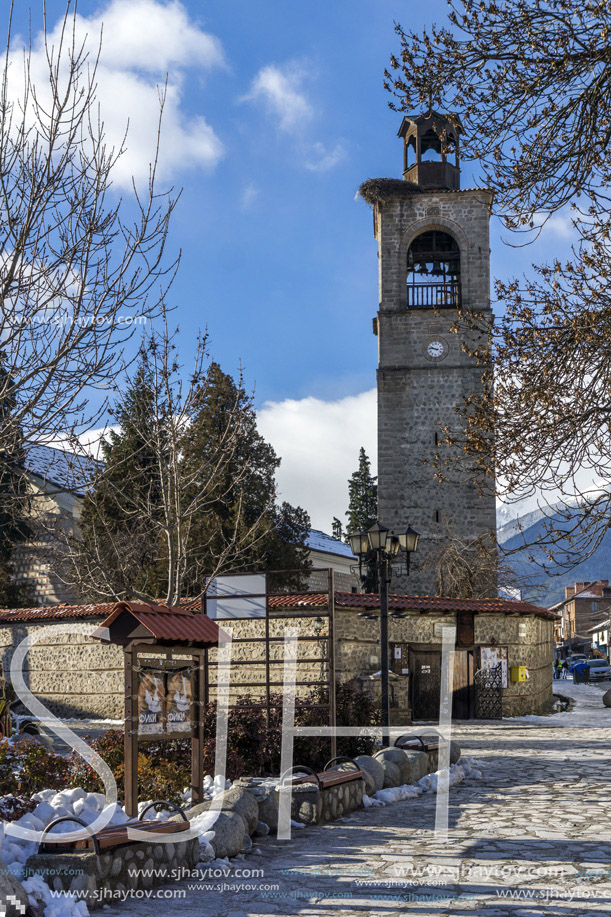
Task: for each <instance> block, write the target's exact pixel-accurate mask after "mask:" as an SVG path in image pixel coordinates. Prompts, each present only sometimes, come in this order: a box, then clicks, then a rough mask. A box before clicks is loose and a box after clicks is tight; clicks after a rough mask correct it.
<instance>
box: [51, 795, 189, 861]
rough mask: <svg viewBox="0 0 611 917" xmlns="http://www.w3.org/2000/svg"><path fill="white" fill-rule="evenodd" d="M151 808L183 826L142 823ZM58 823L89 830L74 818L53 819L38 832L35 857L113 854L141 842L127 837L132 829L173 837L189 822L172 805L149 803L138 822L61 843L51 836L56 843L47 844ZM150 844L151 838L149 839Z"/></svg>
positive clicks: (58, 836) (168, 823) (180, 810)
mask: <svg viewBox="0 0 611 917" xmlns="http://www.w3.org/2000/svg"><path fill="white" fill-rule="evenodd" d="M154 807H158V808H164V809H165V808H169V809H173V810H174V811H176V812H178V813H179V814H180V815H182V817H183V819H184V822H178V821H144V820H143V816H144V815H145V814H146V812H148V810H149V809H152V808H154ZM61 822H74V823H75V824H77V825H81V826H82V827H83V828H85V830H86V831H88V830H89V826H88V825H87V823H86V822H84V821H83V820H82V819H81V818H79V817H78V815H62V816H60V817H59V818H54V819H53V821H51V822H49V824H48V825H47V827H46V828H45V829H44V831H43V832H42V835H41V838H40V844H39V847H38V853H69V852H72V851H76V850H79V851H82V850H95V852H96V853H97V854H98V856H99V855H100V854H102V853H106V852H107V851H109V850H114V849H116V848H117V847H126V846H128V845H129V844H137V843H141V842H142V840H143V839H142V838H138V839H132V838H130V837H129V831H128V829H129V828H133V829H136V830H138V831H144V832H146V833H147V834H151V835H156V834H177V833H178V832H181V831H185V829H186V828H189V827H190V822H189V819H188V818H187V816H186V815H185V813H184V812H183V810H182V809H181V808H180V807H179V806H177V805H174V803H172V802H165V801H164V802H161V801H157V802H152V803H150V805H148V806H146V808H144V809H143V810H142V812H141V813H140V815H139V816H138V818H135V819H132V820H131V821H129V822H126V823H125V824H124V825H115V826H109V827H108V828H102V830H101V831H96V832H95V834H93V833H90V834H88V836H87V837H82V838H77V839H74V840H69V841H63V840H62V835H61V834H59V835H55V837H56V838H57V840H51V839H50V838H48V834H49V832H50V830H51V828H54V827H55V825H59V824H60V823H61ZM151 840H153V837H151Z"/></svg>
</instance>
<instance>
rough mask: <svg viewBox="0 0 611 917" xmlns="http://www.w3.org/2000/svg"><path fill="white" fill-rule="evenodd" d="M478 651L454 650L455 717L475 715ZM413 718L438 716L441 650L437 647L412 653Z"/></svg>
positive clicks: (434, 718) (453, 715)
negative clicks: (476, 656) (476, 654)
mask: <svg viewBox="0 0 611 917" xmlns="http://www.w3.org/2000/svg"><path fill="white" fill-rule="evenodd" d="M474 656H475V654H474V651H473V650H472V649H471V650H459V649H457V650H455V651H454V682H453V697H452V718H453V719H457V720H467V719H471V718H472V717H473V716H474V714H475V694H474V673H475V658H474ZM410 673H411V675H410V677H411V701H412V718H413V719H414V720H438V719H439V693H440V687H441V653H440V652H438V651H436V650H414V649H412V650H411V652H410Z"/></svg>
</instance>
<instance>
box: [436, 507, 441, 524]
mask: <svg viewBox="0 0 611 917" xmlns="http://www.w3.org/2000/svg"><path fill="white" fill-rule="evenodd" d="M440 521H441V514H440V512H439V510H438V509H436V510H435V522H440Z"/></svg>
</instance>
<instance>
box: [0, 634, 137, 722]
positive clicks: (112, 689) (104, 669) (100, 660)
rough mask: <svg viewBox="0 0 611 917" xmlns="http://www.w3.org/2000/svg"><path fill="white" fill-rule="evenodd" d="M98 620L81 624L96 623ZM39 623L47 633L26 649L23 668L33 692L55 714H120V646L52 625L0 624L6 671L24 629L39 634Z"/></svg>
mask: <svg viewBox="0 0 611 917" xmlns="http://www.w3.org/2000/svg"><path fill="white" fill-rule="evenodd" d="M100 621H101V619H98V620H95V619H89V620H86V621H82V622H79V623H84V624H88V625H96V626H97V625H98V624H99V623H100ZM67 623H69V622H67ZM71 623H73V622H71ZM41 626H42V627H43V628H44V631H45V635H44V637H43V638H42V640H41V642H40V643H38V644H36V645H35V646H33V647H32V648H31V649H30V651H29V653H28V655H27V657H26V664H25V667H24V671H25V682H26V685H28V687H29V688H30V690H31V691H32V693H33V694H35V695H36V697H38V699H39V700H40V701H41V702H42V703H43V704H45V706H47V707H48V708H49V710H51V712H52V713H55V714H57V715H61V716H64V717H81V716H97V717H104V718H106V719H107V718H110V719H122V718H123V712H124V702H123V650H122V649H121V647H118V646H104V645H102V644H101V643H100V642H99V640H94V639H93V638H92V637H88V636H85V635H84V634H79V633H61V632H60V630H59V626H58V627H57V628H56V629H55V630H54V627H53V625H51V624H47V625H40V624H36V625H33V624H12V625H0V660H1V661H2V668H3V670H4V673H5V675H8V672H9V666H10V662H11V659H12V657H13V653H14V651H15V648H16V647H17V646H18V645H19V644H20V643H21V641H22V640H23V639H24V638H25V637H26V636H27V635H28V634H30V635H33V634H35V633H38V632H39V631H40V629H41Z"/></svg>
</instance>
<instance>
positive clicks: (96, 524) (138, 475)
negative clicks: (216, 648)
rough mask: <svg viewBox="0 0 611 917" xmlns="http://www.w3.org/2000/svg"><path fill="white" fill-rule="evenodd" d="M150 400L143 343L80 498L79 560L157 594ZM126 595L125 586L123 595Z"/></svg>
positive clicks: (154, 429)
mask: <svg viewBox="0 0 611 917" xmlns="http://www.w3.org/2000/svg"><path fill="white" fill-rule="evenodd" d="M154 400H155V399H154V393H153V379H152V373H151V369H150V366H149V363H148V358H147V353H146V350H145V349H144V348H143V349H142V350H141V351H140V357H139V361H138V365H137V369H136V372H135V374H134V376H133V378H132V380H131V381H130V383H129V385H128V388H127V389H126V391H125V392H124V393H123V395H122V396H121V399H120V401H119V402H118V403H117V404H116V405H115V408H114V412H113V419H114V420H115V421H116V424H117V427H118V429H117V430H111V431H110V434H109V436H108V439H107V440H103V441H102V443H101V454H102V462H103V466H104V469H103V473H102V474H101V475H100V477H99V481H98V483H97V486H95V488H94V489H93V491H92V492H91V493H90V494H89V495H88V496H86V497H85V500H84V503H83V508H82V513H81V519H80V542H81V544H80V548H81V550H80V558H79V561H80V564H81V565H82V567H84V568H85V570H87V571H88V572H89V574H92V573H94V571H93V569H92V566H95V567H98V568H99V570H98V574H97V575H95V574H94V575H93V580H95V579H98V580H99V579H100V575H102V577H103V570H105V571H106V574H107V576H108V578H109V580H112V581H114V582H115V583H122V584H126V587H127V584H129V586H130V587H131V589H132V590H133V593H135V594H138V593H145V594H152V595H158V596H161V595H163V594H164V593H165V590H166V583H165V581H164V573H163V565H162V563H160V560H161V554H162V550H163V549H162V544H161V542H160V541H159V539H158V535H157V534H156V532H155V530H154V529H153V528H152V526H151V516H152V517H153V518H154V517H155V515H156V514H158V512H159V508H160V501H161V488H160V479H159V461H160V458H161V456H159V454H158V451H159V450H158V431H159V418H158V417H156V409H155V404H154ZM143 506H147V507H148V513H147V514H146V515H145V514H143V513H142V512H140V509H141V507H143ZM85 570H83V572H84V573H85ZM88 578H91V577H87V576H85V579H88ZM100 585H101V584H100ZM120 592H121V590H120V588H119V593H120ZM95 594H96V592H95V589H94V592H93V596H95ZM100 595H104V592H102V593H101V594H100ZM129 595H130V591H129V589H127V588H126V597H129ZM117 597H119V596H117Z"/></svg>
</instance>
